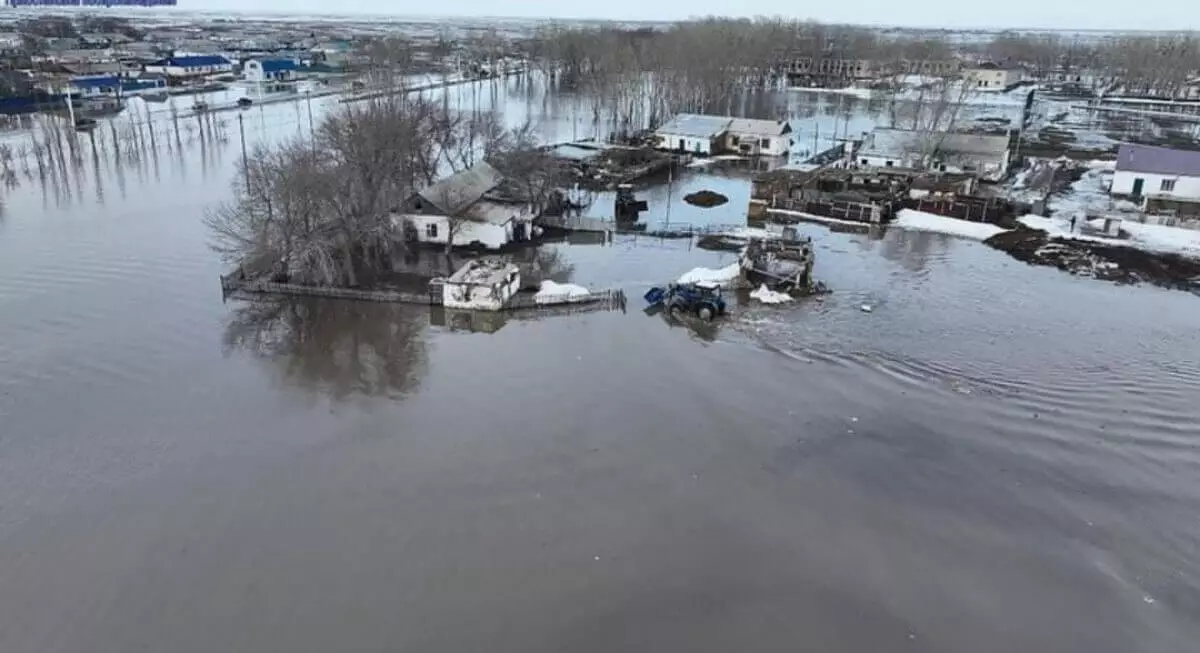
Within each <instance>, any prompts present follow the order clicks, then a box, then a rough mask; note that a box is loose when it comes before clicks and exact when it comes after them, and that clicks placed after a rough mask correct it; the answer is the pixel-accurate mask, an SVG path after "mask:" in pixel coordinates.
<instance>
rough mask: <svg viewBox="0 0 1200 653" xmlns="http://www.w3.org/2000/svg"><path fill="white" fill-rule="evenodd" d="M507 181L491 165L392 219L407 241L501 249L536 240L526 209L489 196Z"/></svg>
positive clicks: (420, 197) (418, 197) (443, 184)
mask: <svg viewBox="0 0 1200 653" xmlns="http://www.w3.org/2000/svg"><path fill="white" fill-rule="evenodd" d="M502 182H503V177H502V176H501V174H500V173H499V172H498V171H497V170H496V169H495V168H493V167H492V166H490V165H488V164H487V163H478V164H476V165H474V166H472V167H471V168H468V169H466V170H463V171H461V172H458V173H455V174H453V175H451V176H449V177H446V178H445V179H443V180H441V181H439V182H437V183H436V184H433V185H432V186H429V187H428V188H425V189H424V190H422V191H420V192H418V193H416V194H414V195H413V196H412V197H410V198H409V199H408V200H407V201H406V202H405V203H404V206H403V207H402V208H401V210H400V212H399V215H398V216H394V217H393V220H394V221H397V222H398V226H400V227H401V229H402V230H403V232H404V235H405V238H406V239H407V240H410V241H413V242H418V243H430V244H438V245H446V244H449V245H450V246H452V247H482V248H484V249H489V250H498V249H501V248H503V247H504V246H506V245H509V244H512V243H519V242H525V241H528V240H530V239H532V238H533V235H534V231H533V218H534V217H535V216H534V213H533V211H532V210H531V209H530V207H529V206H528V205H527V204H517V203H512V202H505V201H501V200H500V199H497V198H496V197H495V196H493V195H489V193H492V192H493V191H496V190H497V189H498V188H499V187H500V185H501V183H502Z"/></svg>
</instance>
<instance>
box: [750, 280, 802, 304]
mask: <svg viewBox="0 0 1200 653" xmlns="http://www.w3.org/2000/svg"><path fill="white" fill-rule="evenodd" d="M750 296H751V297H753V298H754V299H757V300H758V301H760V302H762V303H764V304H782V303H784V302H790V301H792V296H791V295H789V294H787V293H782V292H775V291H774V290H771V289H770V288H768V287H767V285H766V284H763V285H761V286H759V287H758V290H755V291H752V292H751V293H750Z"/></svg>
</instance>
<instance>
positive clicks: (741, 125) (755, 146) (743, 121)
mask: <svg viewBox="0 0 1200 653" xmlns="http://www.w3.org/2000/svg"><path fill="white" fill-rule="evenodd" d="M791 133H792V126H791V125H789V124H788V123H787V121H784V120H754V119H750V118H734V119H733V120H731V121H730V122H729V126H728V127H727V128H726V130H725V149H726V150H729V151H730V152H737V153H738V154H747V155H763V156H783V155H785V154H787V153H788V151H790V150H791V148H792V138H791Z"/></svg>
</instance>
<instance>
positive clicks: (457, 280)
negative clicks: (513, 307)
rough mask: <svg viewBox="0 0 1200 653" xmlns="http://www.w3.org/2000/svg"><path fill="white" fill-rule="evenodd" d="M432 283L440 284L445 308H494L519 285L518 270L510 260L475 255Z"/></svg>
mask: <svg viewBox="0 0 1200 653" xmlns="http://www.w3.org/2000/svg"><path fill="white" fill-rule="evenodd" d="M433 285H434V286H436V285H441V292H442V305H443V306H445V307H446V308H462V309H473V310H483V311H498V310H501V309H502V308H504V307H505V306H507V305H508V303H509V301H510V300H511V299H512V298H513V296H514V295H516V294H517V292H518V291H519V290H520V289H521V273H520V269H519V268H517V266H516V265H513V264H512V263H507V262H505V261H498V260H491V259H475V260H471V261H467V262H466V263H465V264H464V265H463V266H462V267H461V268H459V269H458V270H457V271H456V272H455V273H454V274H452V275H450V277H448V278H446V279H437V280H435V281H434V284H433Z"/></svg>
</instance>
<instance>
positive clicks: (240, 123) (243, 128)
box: [238, 113, 250, 192]
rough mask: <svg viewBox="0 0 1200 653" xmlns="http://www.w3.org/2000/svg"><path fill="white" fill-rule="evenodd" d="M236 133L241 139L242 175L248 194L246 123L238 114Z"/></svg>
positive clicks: (248, 171) (248, 173)
mask: <svg viewBox="0 0 1200 653" xmlns="http://www.w3.org/2000/svg"><path fill="white" fill-rule="evenodd" d="M238 133H239V134H241V137H242V173H243V174H245V175H246V192H250V160H249V159H248V158H247V157H246V123H245V122H244V121H243V120H242V114H240V113H239V114H238Z"/></svg>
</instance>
